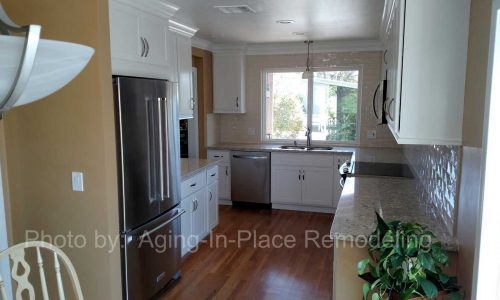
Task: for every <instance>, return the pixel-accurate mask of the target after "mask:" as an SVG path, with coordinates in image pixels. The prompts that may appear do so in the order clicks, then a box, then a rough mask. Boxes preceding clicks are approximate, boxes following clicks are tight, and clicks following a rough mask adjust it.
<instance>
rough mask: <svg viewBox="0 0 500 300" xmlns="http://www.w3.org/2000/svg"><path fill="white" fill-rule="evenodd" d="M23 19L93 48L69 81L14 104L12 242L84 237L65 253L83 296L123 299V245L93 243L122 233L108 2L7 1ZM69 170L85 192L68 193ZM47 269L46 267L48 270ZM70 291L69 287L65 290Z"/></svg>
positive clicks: (8, 131) (9, 127)
mask: <svg viewBox="0 0 500 300" xmlns="http://www.w3.org/2000/svg"><path fill="white" fill-rule="evenodd" d="M2 4H3V5H4V8H5V9H6V11H7V13H8V14H9V16H10V17H11V18H12V19H13V20H14V21H15V22H17V23H19V24H29V23H35V24H41V25H42V26H43V28H42V37H43V38H48V39H58V40H64V41H70V42H77V43H82V44H86V45H89V46H91V47H93V48H94V49H95V50H96V53H95V55H94V57H93V58H92V60H91V61H90V63H89V65H88V66H87V67H86V69H85V70H84V71H83V72H82V73H81V74H80V75H79V76H78V77H77V78H76V79H75V80H74V81H72V82H71V83H70V84H69V85H68V86H66V87H65V88H63V89H62V90H60V91H59V92H57V93H55V94H53V95H51V96H49V97H47V98H46V99H44V100H42V101H39V102H36V103H34V104H30V105H26V106H23V107H19V108H16V109H14V110H12V111H10V112H8V113H7V114H6V115H5V119H4V120H3V121H1V122H2V123H3V125H4V126H5V143H6V157H7V163H6V165H5V164H3V165H2V169H5V167H6V168H7V170H8V174H7V176H8V183H9V192H10V197H9V198H10V207H11V208H10V210H11V211H10V212H11V218H12V232H13V240H14V242H16V243H17V242H21V241H23V240H24V236H25V230H28V229H33V230H44V231H45V233H46V234H48V235H52V236H54V235H56V234H64V235H66V234H68V231H71V233H72V234H73V235H76V234H83V235H85V236H86V237H87V238H88V246H87V247H85V248H83V249H75V248H73V249H71V248H69V247H66V248H64V249H63V250H64V251H65V252H66V253H67V254H68V255H69V257H70V259H71V260H72V261H73V263H74V265H75V268H76V270H77V273H78V275H79V277H80V281H81V284H82V288H83V293H84V296H85V298H86V299H121V283H120V280H121V278H120V256H119V249H117V250H118V251H114V252H113V253H111V254H108V252H107V251H108V249H96V248H95V247H94V232H95V231H98V232H99V233H100V234H104V235H111V236H113V237H116V236H117V234H118V230H119V228H118V224H119V223H118V195H117V177H116V155H115V152H116V148H115V147H116V145H115V130H114V113H113V111H114V110H113V95H112V88H111V64H110V46H109V24H108V7H107V1H101V0H85V1H76V0H44V1H38V0H4V1H2ZM71 171H82V172H83V173H84V176H85V177H84V182H85V192H82V193H78V192H73V191H72V190H71ZM47 272H48V269H47ZM66 290H67V291H69V290H70V289H69V287H67V288H66Z"/></svg>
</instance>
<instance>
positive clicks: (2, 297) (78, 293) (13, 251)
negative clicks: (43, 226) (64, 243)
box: [0, 241, 83, 300]
mask: <svg viewBox="0 0 500 300" xmlns="http://www.w3.org/2000/svg"><path fill="white" fill-rule="evenodd" d="M28 248H36V256H37V264H38V271H39V273H40V283H41V289H42V295H43V299H44V300H48V299H49V295H48V292H47V282H46V280H45V271H44V265H43V259H42V255H41V252H40V249H46V250H49V251H51V252H52V253H53V254H54V269H55V273H56V280H57V291H58V294H59V299H62V300H63V299H65V296H64V288H63V282H62V278H61V266H60V264H59V258H60V259H61V260H62V263H63V265H64V266H65V267H66V270H67V271H68V274H69V277H70V280H71V284H72V286H73V293H74V296H75V298H76V299H78V300H83V294H82V289H81V287H80V282H79V281H78V276H77V275H76V271H75V268H74V267H73V264H72V263H71V261H70V260H69V258H68V256H67V255H66V254H64V252H62V251H61V250H60V249H59V248H57V247H56V246H54V245H52V244H49V243H45V242H41V241H31V242H25V243H21V244H17V245H14V246H12V247H10V248H8V249H6V250H4V251H2V252H0V261H1V260H2V259H5V258H10V259H11V265H12V271H11V277H12V279H13V280H14V281H15V282H16V283H17V289H16V290H15V293H14V294H15V299H16V300H22V299H23V298H22V293H23V292H24V291H27V292H28V295H29V299H30V300H35V290H34V288H33V285H32V284H31V283H30V282H29V280H28V276H29V274H30V265H29V264H28V263H27V262H26V260H25V259H24V255H25V251H24V250H25V249H28ZM20 266H21V267H22V269H23V270H24V272H23V273H22V274H18V271H19V270H20V269H19V267H20ZM0 300H9V299H7V294H6V291H5V283H4V280H3V278H2V274H0Z"/></svg>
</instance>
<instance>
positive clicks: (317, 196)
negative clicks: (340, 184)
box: [302, 168, 333, 207]
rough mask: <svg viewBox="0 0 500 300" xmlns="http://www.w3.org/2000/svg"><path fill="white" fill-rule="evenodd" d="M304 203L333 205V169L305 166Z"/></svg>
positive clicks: (303, 181)
mask: <svg viewBox="0 0 500 300" xmlns="http://www.w3.org/2000/svg"><path fill="white" fill-rule="evenodd" d="M303 174H304V175H303V180H302V204H304V205H314V206H324V207H333V169H332V168H304V170H303Z"/></svg>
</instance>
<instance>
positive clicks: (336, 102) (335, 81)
mask: <svg viewBox="0 0 500 300" xmlns="http://www.w3.org/2000/svg"><path fill="white" fill-rule="evenodd" d="M358 75H359V71H357V70H347V71H328V72H314V79H313V80H314V91H313V95H314V96H313V98H314V99H313V109H312V110H313V111H312V124H311V125H312V139H313V140H320V141H343V142H354V141H356V138H357V136H356V135H357V119H358Z"/></svg>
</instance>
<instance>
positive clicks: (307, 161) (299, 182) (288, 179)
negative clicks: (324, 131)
mask: <svg viewBox="0 0 500 300" xmlns="http://www.w3.org/2000/svg"><path fill="white" fill-rule="evenodd" d="M333 169H334V164H333V156H332V155H331V154H328V155H322V154H284V153H273V154H272V156H271V183H272V184H271V203H272V204H273V207H278V208H287V207H286V205H289V207H288V208H290V209H301V207H302V208H303V209H304V210H320V211H330V212H331V211H332V209H333V207H334V206H333V171H334V170H333ZM275 204H278V206H276V205H275ZM283 205H285V206H283ZM315 208H317V209H315Z"/></svg>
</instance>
